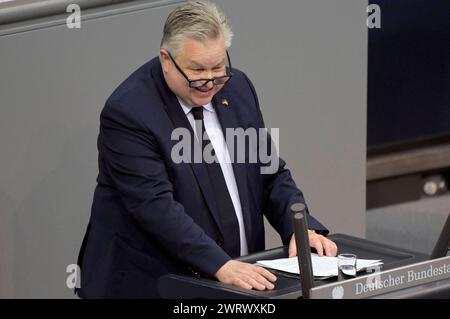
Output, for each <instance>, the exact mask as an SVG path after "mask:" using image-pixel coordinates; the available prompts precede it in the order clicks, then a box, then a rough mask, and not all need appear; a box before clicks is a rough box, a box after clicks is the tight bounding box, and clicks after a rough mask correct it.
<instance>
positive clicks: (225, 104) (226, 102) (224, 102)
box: [222, 99, 229, 107]
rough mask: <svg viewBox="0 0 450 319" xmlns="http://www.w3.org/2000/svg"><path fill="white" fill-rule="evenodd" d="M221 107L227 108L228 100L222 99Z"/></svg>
mask: <svg viewBox="0 0 450 319" xmlns="http://www.w3.org/2000/svg"><path fill="white" fill-rule="evenodd" d="M222 105H223V106H225V107H227V106H229V105H228V100H227V99H222Z"/></svg>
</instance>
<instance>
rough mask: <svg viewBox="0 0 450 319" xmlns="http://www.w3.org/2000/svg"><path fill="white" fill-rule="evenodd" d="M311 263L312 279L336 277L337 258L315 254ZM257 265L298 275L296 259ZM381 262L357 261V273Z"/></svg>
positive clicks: (276, 260) (262, 262) (370, 260)
mask: <svg viewBox="0 0 450 319" xmlns="http://www.w3.org/2000/svg"><path fill="white" fill-rule="evenodd" d="M311 262H312V268H313V273H314V277H325V278H328V277H333V276H337V275H338V259H337V257H326V256H323V257H319V255H317V254H313V253H312V254H311ZM257 264H259V265H261V266H263V267H267V268H271V269H276V270H279V271H284V272H288V273H293V274H299V273H300V271H299V267H298V259H297V257H292V258H280V259H274V260H259V261H257ZM382 264H383V263H382V262H381V260H373V259H357V261H356V268H357V271H361V270H364V269H367V268H370V267H376V266H379V265H382Z"/></svg>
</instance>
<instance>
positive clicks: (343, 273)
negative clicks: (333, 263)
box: [337, 254, 357, 281]
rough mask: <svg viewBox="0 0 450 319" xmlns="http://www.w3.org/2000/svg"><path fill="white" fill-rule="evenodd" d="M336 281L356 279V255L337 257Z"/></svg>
mask: <svg viewBox="0 0 450 319" xmlns="http://www.w3.org/2000/svg"><path fill="white" fill-rule="evenodd" d="M337 258H338V279H339V281H341V280H346V279H349V278H353V277H356V260H357V258H356V255H355V254H339V255H338V257H337Z"/></svg>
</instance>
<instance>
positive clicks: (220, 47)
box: [179, 37, 227, 64]
mask: <svg viewBox="0 0 450 319" xmlns="http://www.w3.org/2000/svg"><path fill="white" fill-rule="evenodd" d="M226 56H227V53H226V46H225V41H224V39H223V37H219V38H218V39H214V40H208V41H206V42H201V41H199V40H196V39H192V38H187V39H185V40H184V41H183V44H182V46H181V48H180V52H179V59H180V60H182V61H183V62H184V63H199V64H217V63H220V62H222V61H224V59H226Z"/></svg>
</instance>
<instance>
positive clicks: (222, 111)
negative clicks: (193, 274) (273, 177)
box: [212, 90, 252, 250]
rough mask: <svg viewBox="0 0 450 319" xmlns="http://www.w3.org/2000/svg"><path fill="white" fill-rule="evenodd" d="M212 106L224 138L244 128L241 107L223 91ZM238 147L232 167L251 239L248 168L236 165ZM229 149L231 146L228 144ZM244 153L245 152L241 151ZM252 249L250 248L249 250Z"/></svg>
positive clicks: (218, 94) (247, 233)
mask: <svg viewBox="0 0 450 319" xmlns="http://www.w3.org/2000/svg"><path fill="white" fill-rule="evenodd" d="M212 104H213V106H214V109H215V110H216V112H217V115H218V118H219V122H220V125H221V127H222V132H223V134H224V137H225V138H226V129H227V128H232V129H235V128H239V127H242V124H241V123H239V119H238V116H237V113H236V108H238V107H240V106H239V105H233V104H232V101H231V100H230V98H229V97H227V96H226V93H223V90H222V91H219V92H218V93H217V94H216V95H215V96H214V98H213V101H212ZM242 128H243V129H246V128H245V127H242ZM236 145H237V143H234V148H235V149H234V150H232V151H233V152H231V150H228V152H229V153H230V154H235V156H234V159H233V158H231V161H232V165H233V171H234V177H235V179H236V184H237V187H238V191H239V198H240V200H241V207H242V215H243V218H244V226H245V233H246V237H247V239H248V238H252V237H251V232H252V227H251V211H250V206H249V194H248V180H247V168H246V164H245V163H236V160H235V159H236V158H237V156H236V154H237V150H236ZM227 147H229V145H228V144H227ZM240 151H243V150H240ZM247 243H248V245H251V242H250V241H249V240H247ZM250 249H251V247H250V246H249V250H250Z"/></svg>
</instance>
